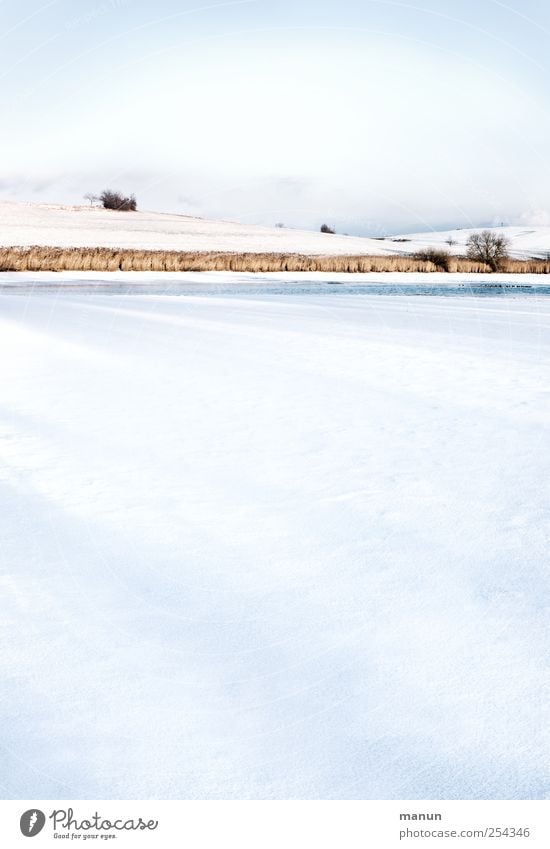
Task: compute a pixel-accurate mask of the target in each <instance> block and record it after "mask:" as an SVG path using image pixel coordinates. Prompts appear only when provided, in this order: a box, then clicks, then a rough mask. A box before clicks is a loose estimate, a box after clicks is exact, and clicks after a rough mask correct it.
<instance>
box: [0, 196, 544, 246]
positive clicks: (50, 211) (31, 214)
mask: <svg viewBox="0 0 550 849" xmlns="http://www.w3.org/2000/svg"><path fill="white" fill-rule="evenodd" d="M480 229H483V228H477V229H470V230H468V229H465V230H449V231H444V232H428V233H416V234H412V235H407V236H395V237H390V236H388V237H386V238H384V239H382V238H360V237H355V236H342V235H330V234H323V233H319V232H311V231H307V230H292V229H288V228H275V227H274V228H270V227H258V226H256V225H253V224H239V223H237V222H231V221H212V220H208V219H203V218H192V217H189V216H185V215H171V214H166V213H159V212H135V213H134V212H132V213H129V212H115V211H112V210H108V209H101V208H95V207H89V206H60V205H58V206H56V205H51V204H50V205H47V204H34V203H19V202H12V201H0V246H7V247H10V246H13V247H17V246H21V247H28V246H31V245H46V246H52V247H107V248H136V249H139V248H141V249H148V250H181V251H235V252H244V251H250V252H254V253H270V252H275V253H304V254H311V255H322V254H330V255H342V254H359V255H360V254H369V255H370V254H377V255H379V256H389V255H398V254H408V253H412V252H414V251H417V250H422V249H424V248H427V247H437V248H441V249H444V250H447V251H449V252H450V253H455V254H463V253H464V252H465V246H466V242H467V239H468V237H469V236H470V234H471V233H474V232H478V231H479V230H480ZM494 232H495V233H497V234H498V235H504V236H506V238H507V239H509V241H510V246H511V251H510V252H511V255H512V256H514V257H518V258H520V259H521V258H529V257H532V256H535V257H542V258H545V257H546V256H547V255H548V254H550V227H542V226H537V227H525V226H523V227H498V228H494ZM449 240H451V241H452V242H453V244H451V245H449V244H447V242H448V241H449Z"/></svg>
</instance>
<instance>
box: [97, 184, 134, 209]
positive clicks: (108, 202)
mask: <svg viewBox="0 0 550 849" xmlns="http://www.w3.org/2000/svg"><path fill="white" fill-rule="evenodd" d="M99 199H100V201H101V203H102V204H103V206H104V208H105V209H115V210H117V211H118V212H135V211H136V209H137V201H136V196H135V195H129V196H128V197H126V196H125V195H123V194H121V192H114V191H112V189H105V190H104V191H103V192H101V194H100V196H99Z"/></svg>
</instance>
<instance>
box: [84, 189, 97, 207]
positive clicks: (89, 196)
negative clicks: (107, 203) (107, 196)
mask: <svg viewBox="0 0 550 849" xmlns="http://www.w3.org/2000/svg"><path fill="white" fill-rule="evenodd" d="M84 200H89V201H90V206H93V205H94V203H99V201H100V197H99V195H94V194H93V192H87V193H86V194H85V195H84Z"/></svg>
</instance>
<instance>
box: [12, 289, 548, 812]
mask: <svg viewBox="0 0 550 849" xmlns="http://www.w3.org/2000/svg"><path fill="white" fill-rule="evenodd" d="M54 277H55V279H56V280H59V279H62V280H65V282H66V283H67V284H68V283H69V282H70V279H71V278H70V277H67V276H64V277H62V278H60V277H59V276H58V275H57V276H55V275H50V277H49V278H48V277H46V278H44V277H39V276H37V275H34V276H24V275H3V280H4V281H6V282H7V283H12V284H13V283H15V282H18V283H19V284H21V283H25V282H27V281H28V282H30V283H32V284H34V285H33V286H30V287H29V289H28V290H27V291H25V289H19V290H17V291H13V290H9V289H7V288H4V290H3V291H2V292H1V299H0V307H1V312H0V331H1V332H0V346H1V357H0V368H1V375H0V381H1V386H2V404H1V409H0V412H1V416H0V451H1V454H2V463H1V476H0V489H1V492H2V504H3V509H2V512H1V514H0V531H1V535H2V539H3V545H2V560H3V565H2V571H1V577H0V587H1V613H0V629H1V646H2V651H1V662H2V668H1V680H2V682H3V683H2V700H1V713H0V724H1V728H2V770H1V784H2V790H3V793H4V798H28V799H32V798H49V799H55V798H64V799H66V798H71V799H78V798H80V799H95V798H98V799H101V798H107V799H109V798H130V799H131V798H161V799H162V798H165V799H170V798H209V799H220V798H224V799H229V798H238V799H260V798H262V799H263V798H282V799H288V798H326V799H332V798H344V799H360V798H366V799H399V798H404V799H406V798H409V799H416V798H420V799H421V798H427V799H441V798H447V799H454V798H467V799H476V798H479V799H521V798H531V799H532V798H534V799H537V798H547V797H548V796H549V794H550V707H549V706H550V686H549V684H550V679H549V674H548V671H549V652H548V648H549V641H548V638H549V625H548V622H549V619H548V599H549V596H548V543H549V539H548V536H549V530H550V520H549V514H548V504H549V502H550V454H549V452H548V420H549V414H550V391H549V387H548V373H549V365H550V333H549V330H550V300H549V299H548V298H545V297H543V296H539V295H530V296H522V295H520V296H518V297H501V298H497V297H495V298H475V297H471V296H468V295H465V296H463V297H412V296H406V295H403V296H400V297H383V296H376V295H368V294H367V295H365V294H361V295H359V294H357V295H354V294H350V293H345V294H341V293H339V291H338V290H337V289H336V288H334V289H333V290H332V294H330V295H327V294H319V295H316V294H312V293H310V294H303V293H302V294H294V293H293V289H292V286H291V285H290V286H289V288H288V292H287V293H286V294H273V293H271V292H270V290H269V286H268V284H271V285H273V283H274V277H273V276H270V277H269V278H265V279H263V278H262V279H263V282H264V283H265V285H266V286H267V289H266V292H265V293H264V294H260V293H258V291H257V289H256V290H254V289H253V287H252V286H251V287H250V291H248V292H247V291H242V287H241V290H239V289H236V290H235V293H234V294H216V292H215V291H214V290H212V289H208V287H206V288H205V290H204V294H197V293H196V292H195V294H190V295H188V296H186V297H178V296H175V295H160V294H141V293H140V292H137V293H136V292H135V291H134V292H133V293H132V294H111V295H109V294H105V293H102V292H95V293H93V292H91V291H89V290H82V291H79V290H78V288H75V289H71V287H70V285H67V287H66V289H65V290H63V289H60V290H57V291H47V289H43V290H42V291H40V287H39V285H36V281H37V280H38V279H40V280H43V279H46V280H48V279H49V280H51V279H53V278H54ZM96 277H97V276H96ZM221 277H223V275H222V276H218V277H217V278H215V279H218V280H220V278H221ZM77 279H78V280H81V279H82V278H81V277H80V278H77ZM109 279H111V280H112V279H113V278H109ZM162 279H163V280H165V278H164V277H163V278H162ZM180 279H181V280H186V281H190V282H191V283H193V282H197V281H199V280H204V279H205V278H204V277H201V276H200V275H187V276H185V277H184V276H183V275H181V276H180ZM206 279H210V281H211V282H212V280H213V279H214V278H213V277H212V276H211V277H210V278H209V277H207V278H206ZM233 279H234V278H233ZM262 279H261V280H260V282H261V281H262ZM384 279H385V280H386V281H388V280H389V279H390V277H389V276H388V275H384ZM243 280H246V278H241V283H242V281H243ZM254 280H255V281H258V278H257V277H256V278H254ZM281 282H285V283H287V284H288V278H283V280H282V281H281ZM76 285H78V283H77V284H76Z"/></svg>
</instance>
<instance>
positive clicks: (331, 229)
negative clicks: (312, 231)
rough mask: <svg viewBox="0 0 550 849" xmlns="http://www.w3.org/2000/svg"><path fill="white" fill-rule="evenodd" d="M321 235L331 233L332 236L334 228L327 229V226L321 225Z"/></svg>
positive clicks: (334, 231)
mask: <svg viewBox="0 0 550 849" xmlns="http://www.w3.org/2000/svg"><path fill="white" fill-rule="evenodd" d="M321 233H331V235H333V236H334V234H335V233H336V230H335V229H334V227H329V226H328V224H321Z"/></svg>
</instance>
